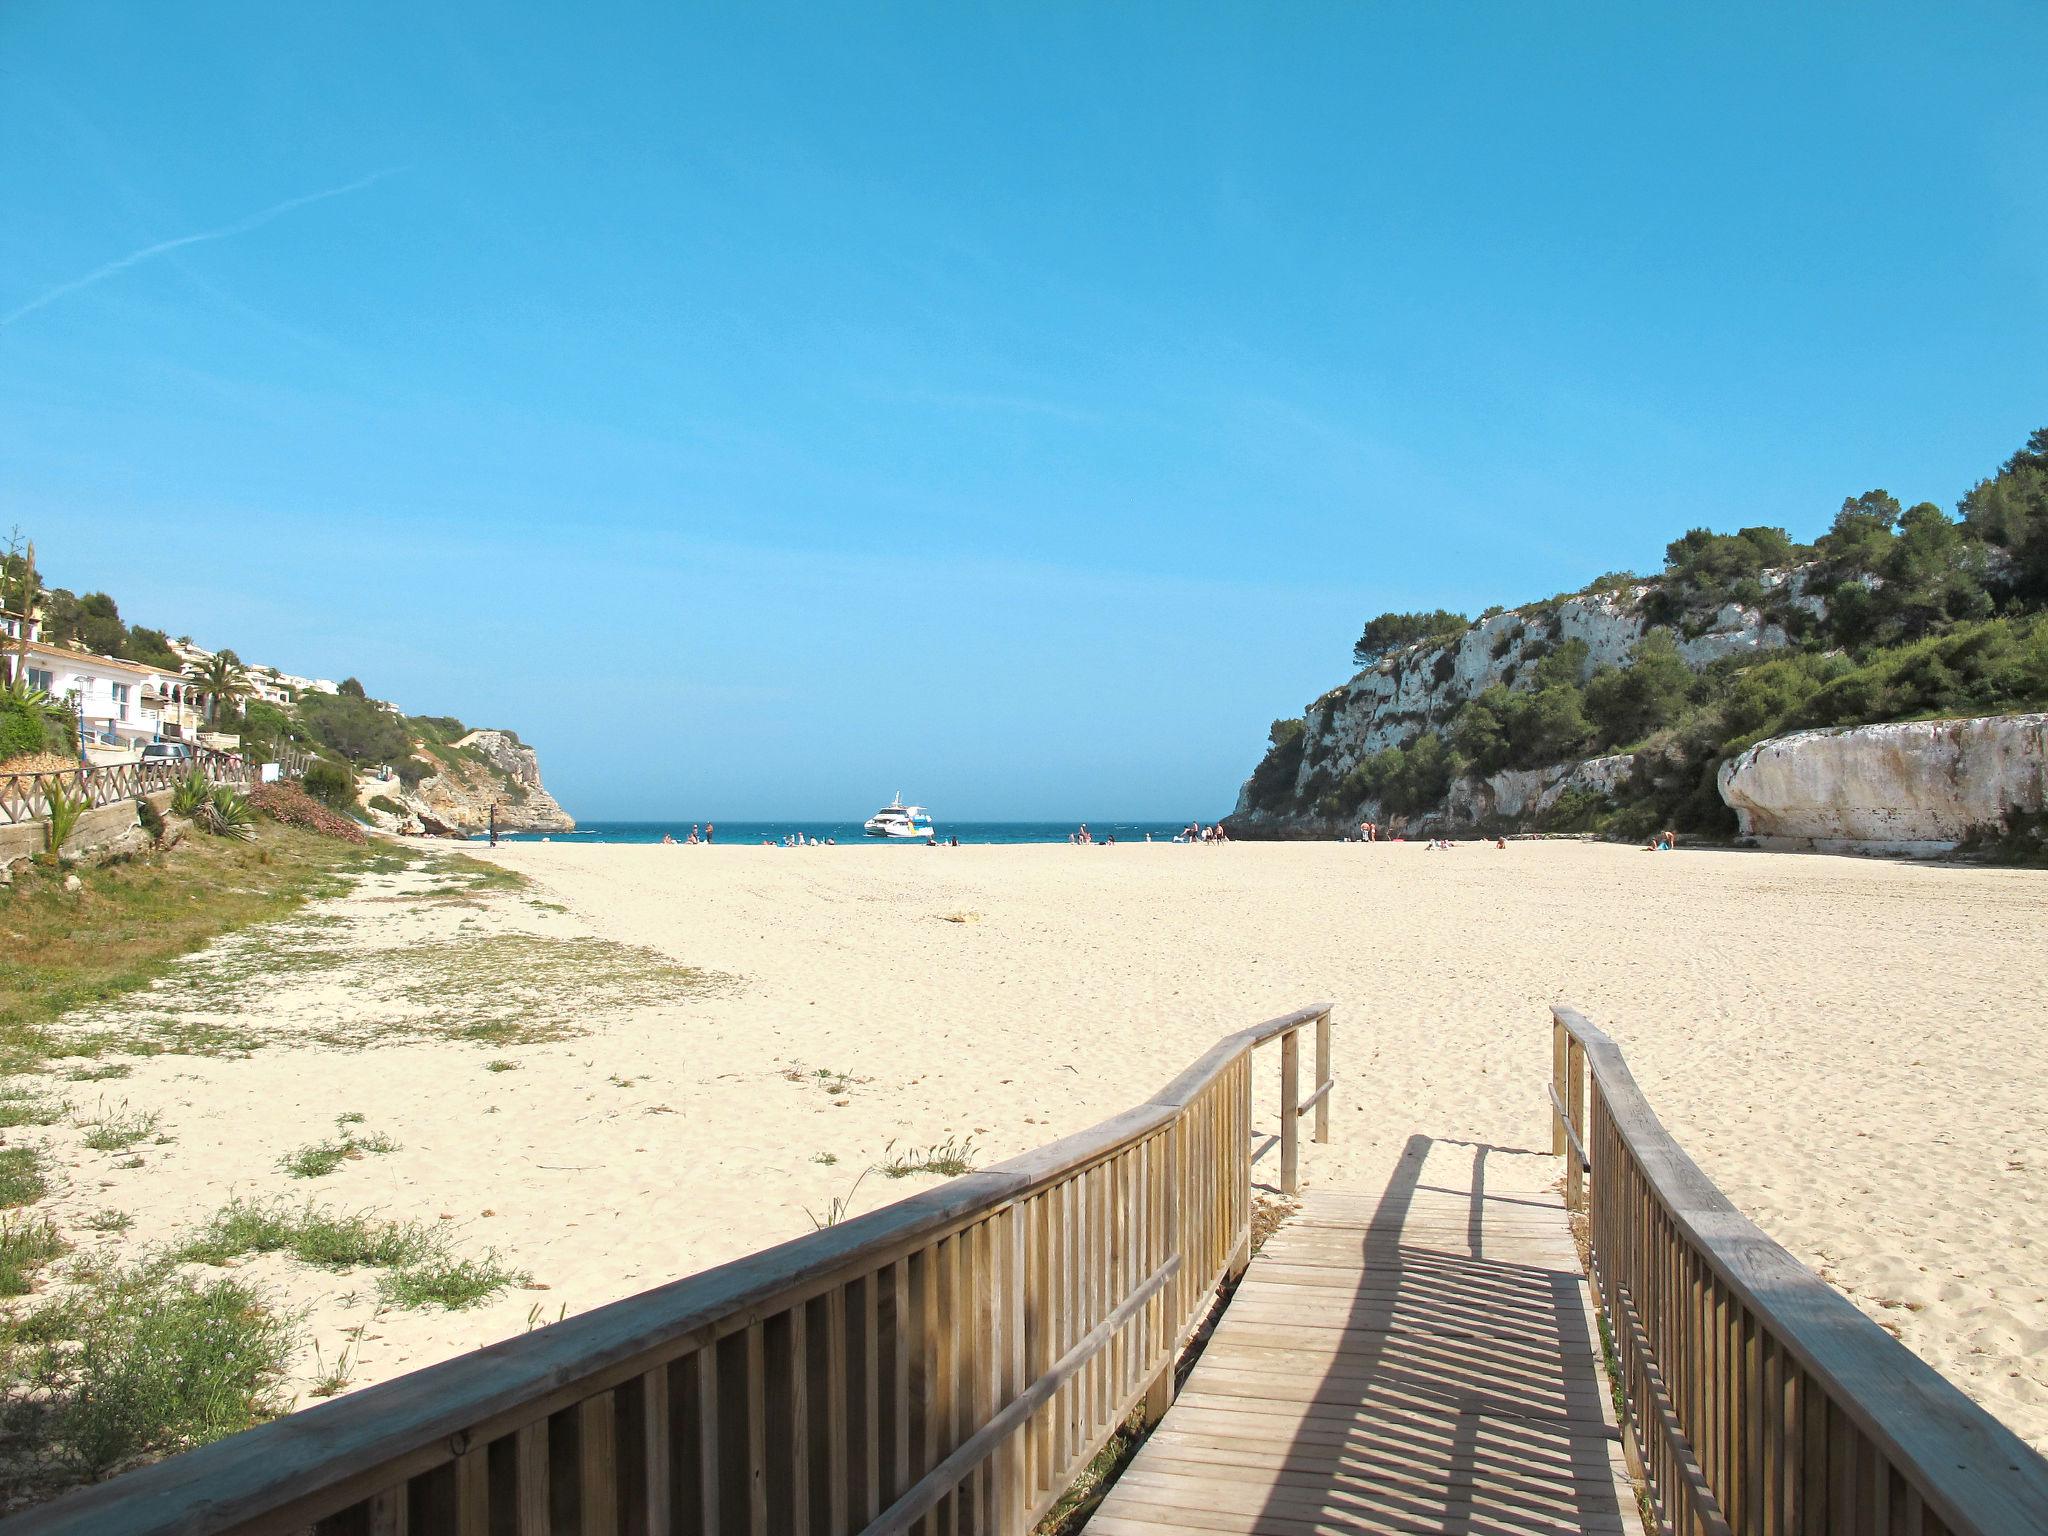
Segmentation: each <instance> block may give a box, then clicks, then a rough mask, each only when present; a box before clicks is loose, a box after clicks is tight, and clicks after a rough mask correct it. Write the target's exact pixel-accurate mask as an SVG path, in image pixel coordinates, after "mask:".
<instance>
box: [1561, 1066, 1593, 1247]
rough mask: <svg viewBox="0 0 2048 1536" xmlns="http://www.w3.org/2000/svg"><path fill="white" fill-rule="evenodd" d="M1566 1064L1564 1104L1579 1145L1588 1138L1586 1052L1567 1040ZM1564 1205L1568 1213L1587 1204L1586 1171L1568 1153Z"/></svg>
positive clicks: (1577, 1159) (1565, 1163)
mask: <svg viewBox="0 0 2048 1536" xmlns="http://www.w3.org/2000/svg"><path fill="white" fill-rule="evenodd" d="M1565 1061H1566V1069H1567V1076H1568V1078H1569V1081H1570V1090H1569V1093H1568V1094H1567V1095H1566V1097H1565V1103H1566V1104H1568V1105H1569V1106H1570V1107H1571V1112H1572V1129H1573V1130H1575V1131H1576V1132H1578V1136H1579V1142H1580V1144H1581V1145H1584V1143H1585V1142H1586V1140H1587V1136H1588V1134H1589V1132H1588V1127H1587V1125H1586V1048H1585V1047H1584V1046H1583V1045H1581V1044H1579V1042H1578V1041H1576V1040H1573V1039H1570V1037H1569V1036H1567V1039H1566V1047H1565ZM1564 1169H1565V1172H1564V1203H1565V1206H1566V1208H1567V1209H1570V1210H1574V1211H1575V1210H1578V1209H1579V1208H1580V1207H1581V1206H1583V1205H1584V1204H1585V1203H1586V1169H1585V1165H1584V1164H1583V1163H1581V1162H1580V1161H1579V1155H1578V1153H1576V1152H1572V1151H1567V1152H1566V1153H1565V1160H1564Z"/></svg>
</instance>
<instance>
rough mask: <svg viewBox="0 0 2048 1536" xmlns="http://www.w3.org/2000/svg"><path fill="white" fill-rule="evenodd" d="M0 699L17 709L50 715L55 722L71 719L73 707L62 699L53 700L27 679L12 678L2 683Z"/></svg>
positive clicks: (0, 684) (0, 685)
mask: <svg viewBox="0 0 2048 1536" xmlns="http://www.w3.org/2000/svg"><path fill="white" fill-rule="evenodd" d="M0 698H4V699H5V700H6V701H7V702H8V703H9V704H11V705H13V706H14V707H15V708H17V709H32V710H35V711H37V712H38V713H40V714H45V715H48V716H49V717H50V718H51V719H53V720H68V719H70V718H71V706H70V705H68V704H66V703H65V702H64V701H63V700H62V699H53V698H51V697H50V696H49V695H48V694H47V693H45V692H43V690H42V689H40V688H38V687H37V686H36V685H35V684H34V683H32V682H30V681H29V680H28V679H27V678H26V677H10V678H8V679H7V680H6V681H5V682H0Z"/></svg>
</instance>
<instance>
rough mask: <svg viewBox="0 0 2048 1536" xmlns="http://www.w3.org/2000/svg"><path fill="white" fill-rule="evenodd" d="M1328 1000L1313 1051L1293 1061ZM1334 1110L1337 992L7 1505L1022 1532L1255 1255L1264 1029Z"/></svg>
mask: <svg viewBox="0 0 2048 1536" xmlns="http://www.w3.org/2000/svg"><path fill="white" fill-rule="evenodd" d="M1310 1026H1313V1027H1314V1028H1315V1031H1316V1039H1317V1050H1316V1058H1317V1062H1318V1069H1319V1070H1318V1077H1319V1081H1318V1083H1317V1084H1316V1085H1315V1087H1314V1090H1313V1091H1312V1093H1311V1095H1310V1096H1309V1098H1308V1099H1307V1100H1303V1099H1302V1098H1301V1097H1300V1095H1299V1091H1298V1085H1297V1084H1296V1083H1295V1081H1294V1077H1295V1074H1296V1072H1297V1071H1298V1064H1299V1059H1300V1052H1299V1049H1298V1036H1299V1034H1300V1032H1301V1031H1302V1030H1304V1029H1306V1028H1309V1027H1310ZM1274 1039H1278V1040H1280V1041H1282V1042H1283V1044H1282V1048H1281V1049H1282V1083H1281V1099H1282V1103H1283V1105H1284V1106H1285V1109H1286V1110H1287V1111H1291V1112H1289V1113H1283V1117H1282V1124H1281V1128H1280V1129H1281V1143H1282V1153H1283V1169H1284V1178H1285V1180H1286V1181H1287V1182H1288V1183H1290V1184H1291V1183H1292V1181H1293V1178H1294V1169H1295V1154H1296V1152H1297V1150H1298V1134H1297V1126H1298V1123H1299V1120H1300V1117H1301V1116H1302V1115H1303V1114H1306V1113H1307V1112H1308V1111H1309V1110H1310V1109H1311V1108H1313V1109H1315V1110H1316V1119H1315V1122H1314V1123H1315V1135H1316V1136H1317V1138H1318V1139H1324V1140H1326V1139H1327V1138H1328V1128H1329V1111H1328V1107H1327V1106H1328V1102H1329V1098H1328V1090H1329V1084H1330V1081H1331V1079H1330V1077H1329V1073H1328V1064H1329V1060H1330V1010H1329V1008H1328V1006H1327V1005H1317V1006H1315V1007H1311V1008H1305V1009H1302V1010H1301V1011H1299V1012H1297V1013H1291V1014H1288V1015H1286V1016H1285V1017H1283V1018H1278V1019H1274V1020H1271V1021H1270V1022H1268V1023H1265V1024H1261V1025H1259V1026H1257V1027H1256V1028H1253V1029H1248V1030H1244V1031H1242V1032H1241V1033H1238V1034H1234V1035H1229V1036H1226V1037H1225V1038H1224V1039H1223V1040H1221V1041H1219V1042H1218V1043H1217V1044H1216V1045H1215V1046H1214V1047H1212V1048H1211V1049H1210V1050H1209V1051H1208V1052H1207V1053H1206V1054H1205V1055H1204V1056H1203V1057H1202V1058H1201V1059H1200V1060H1199V1061H1197V1062H1196V1063H1195V1064H1194V1065H1193V1066H1191V1067H1189V1068H1188V1069H1187V1070H1186V1071H1185V1072H1183V1073H1182V1074H1181V1075H1180V1076H1179V1077H1177V1078H1175V1079H1174V1080H1173V1081H1172V1082H1171V1083H1169V1084H1168V1085H1167V1086H1166V1088H1165V1089H1163V1090H1162V1091H1161V1092H1160V1093H1158V1094H1157V1095H1155V1096H1154V1097H1153V1098H1151V1099H1150V1100H1148V1101H1146V1102H1145V1103H1144V1104H1142V1105H1140V1106H1138V1107H1137V1108H1136V1109H1132V1110H1128V1111H1126V1112H1124V1113H1123V1114H1120V1115H1117V1116H1115V1117H1114V1118H1112V1119H1109V1120H1106V1121H1104V1122H1103V1123H1102V1124H1100V1125H1098V1126H1096V1127H1095V1128H1094V1129H1092V1130H1088V1131H1083V1132H1081V1133H1080V1134H1078V1135H1075V1136H1070V1137H1068V1138H1066V1139H1065V1140H1064V1141H1058V1142H1054V1143H1053V1144H1052V1145H1050V1146H1047V1147H1043V1148H1040V1149H1039V1150H1038V1151H1035V1152H1030V1153H1027V1154H1025V1155H1024V1156H1022V1157H1017V1158H1012V1159H1011V1160H1010V1161H1008V1162H1006V1163H1001V1164H998V1165H997V1166H996V1167H993V1168H990V1169H988V1170H987V1171H986V1172H980V1173H971V1174H967V1175H965V1176H963V1177H961V1178H958V1179H954V1180H952V1181H951V1182H950V1183H947V1184H945V1185H942V1186H940V1187H939V1188H936V1189H933V1190H930V1191H927V1192H926V1193H924V1194H920V1195H916V1196H913V1197H912V1198H910V1199H908V1200H904V1201H902V1202H900V1203H898V1204H896V1205H892V1206H888V1207H886V1208H885V1209H882V1210H879V1211H875V1212H872V1213H871V1214H868V1215H865V1216H861V1217H857V1218H855V1219H853V1220H850V1221H846V1222H842V1223H840V1224H839V1225H837V1226H833V1227H828V1228H826V1229H824V1230H822V1231H820V1232H817V1233H814V1234H813V1235H811V1236H809V1237H804V1238H799V1239H796V1240H795V1241H792V1242H788V1243H784V1244H782V1245H781V1246H779V1247H776V1248H770V1249H767V1250H765V1251H763V1252H761V1253H757V1254H754V1255H752V1256H751V1257H748V1258H744V1259H740V1260H737V1261H736V1262H734V1263H730V1264H725V1265H721V1266H720V1267H719V1268H717V1269H712V1270H707V1271H705V1272H704V1273H703V1274H700V1275H695V1276H692V1277H690V1278H688V1279H684V1280H678V1281H675V1282H673V1283H671V1284H669V1285H666V1286H663V1287H661V1288H659V1289H657V1290H653V1291H648V1292H646V1293H644V1294H642V1295H639V1296H635V1297H632V1298H630V1299H629V1300H625V1301H620V1302H614V1303H612V1304H611V1305H609V1306H606V1307H601V1308H599V1309H597V1310H596V1311H593V1312H589V1313H586V1314H584V1315H583V1316H581V1317H577V1318H572V1319H570V1320H569V1321H567V1322H562V1323H557V1324H555V1325H553V1326H551V1327H546V1328H542V1329H539V1330H537V1331H535V1332H531V1333H528V1334H525V1335H522V1336H521V1337H518V1338H514V1339H508V1340H506V1341H504V1342H503V1343H500V1344H494V1345H491V1346H489V1347H488V1348H485V1349H482V1350H478V1351H477V1352H475V1353H474V1354H469V1355H464V1356H462V1357H460V1358H458V1359H455V1360H450V1361H447V1362H445V1363H444V1364H441V1365H437V1366H432V1367H429V1368H428V1369H426V1370H422V1371H418V1372H415V1373H414V1374H412V1375H410V1376H406V1377H402V1378H400V1379H398V1380H396V1381H391V1382H387V1383H384V1384H383V1385H381V1386H376V1387H371V1388H367V1389H365V1390H364V1391H361V1392H358V1393H355V1394H353V1395H351V1396H348V1397H345V1398H341V1399H338V1400H336V1401H334V1402H332V1403H325V1404H321V1405H319V1406H317V1407H313V1408H309V1409H307V1410H306V1411H305V1412H303V1413H297V1414H293V1415H291V1416H290V1417H288V1418H284V1419H280V1420H278V1421H276V1422H275V1423H271V1424H266V1425H263V1426H261V1427H259V1428H257V1429H253V1430H250V1431H248V1432H246V1433H244V1434H240V1435H236V1436H234V1437H233V1438H231V1439H228V1440H223V1441H220V1442H219V1443H217V1444H215V1445H211V1446H207V1447H204V1448H202V1449H200V1450H196V1451H191V1452H188V1453H186V1454H184V1455H182V1456H177V1457H173V1458H172V1459H170V1460H169V1461H166V1462H163V1463H161V1464H159V1465H157V1466H154V1467H148V1468H145V1469H143V1470H141V1471H138V1472H133V1473H130V1474H129V1475H127V1476H125V1477H122V1478H118V1479H116V1480H115V1481H113V1482H110V1483H107V1484H104V1485H102V1486H100V1487H97V1488H92V1489H88V1490H85V1491H83V1492H81V1493H77V1494H74V1495H72V1496H70V1497H68V1498H66V1499H62V1500H59V1501H57V1502H56V1503H54V1504H51V1505H48V1506H45V1507H44V1508H43V1509H40V1510H34V1511H30V1512H29V1513H27V1514H26V1515H23V1516H19V1517H17V1518H16V1520H14V1521H12V1522H9V1523H7V1524H6V1525H5V1527H4V1529H5V1530H6V1531H7V1532H8V1533H9V1536H27V1533H30V1532H34V1533H39V1536H55V1533H59V1532H62V1533H66V1536H82V1533H86V1532H91V1533H93V1536H143V1533H159V1536H169V1533H172V1532H178V1533H181V1536H195V1533H201V1532H205V1533H226V1532H233V1533H237V1536H256V1533H281V1532H298V1531H303V1530H306V1529H308V1528H309V1527H310V1528H311V1529H313V1530H315V1531H316V1532H318V1533H320V1536H342V1533H348V1536H400V1533H422V1532H431V1533H436V1536H438V1533H441V1532H449V1533H457V1536H485V1533H501V1532H504V1533H516V1536H542V1533H556V1532H574V1533H577V1536H614V1533H620V1532H633V1533H642V1532H645V1533H655V1532H660V1533H667V1532H685V1533H693V1536H710V1533H714V1532H725V1533H745V1536H769V1533H774V1536H792V1533H793V1536H852V1533H855V1532H858V1533H861V1536H893V1533H898V1532H917V1533H920V1536H925V1533H930V1536H936V1533H938V1532H940V1531H944V1532H947V1533H949V1536H950V1533H956V1532H957V1533H963V1536H964V1533H976V1536H979V1533H990V1536H1022V1533H1024V1532H1026V1531H1028V1530H1029V1529H1030V1527H1031V1526H1032V1525H1033V1524H1034V1523H1035V1522H1036V1521H1037V1520H1038V1519H1039V1518H1040V1517H1041V1516H1042V1515H1043V1514H1044V1512H1045V1511H1046V1510H1048V1509H1049V1508H1050V1507H1051V1506H1052V1505H1053V1504H1054V1503H1055V1502H1056V1501H1057V1500H1058V1498H1059V1496H1060V1494H1061V1493H1062V1492H1063V1491H1064V1490H1065V1489H1066V1488H1067V1487H1068V1486H1069V1484H1070V1483H1071V1482H1072V1481H1073V1479H1074V1477H1075V1475H1076V1474H1077V1473H1078V1472H1079V1471H1080V1470H1081V1469H1082V1468H1083V1467H1085V1466H1086V1465H1087V1464H1088V1462H1089V1460H1090V1459H1091V1458H1092V1457H1093V1456H1094V1455H1095V1453H1096V1452H1097V1451H1098V1450H1099V1449H1100V1448H1101V1447H1102V1446H1103V1445H1104V1444H1105V1443H1106V1442H1107V1440H1108V1439H1109V1437H1110V1436H1111V1435H1112V1434H1113V1433H1114V1432H1115V1431H1116V1429H1117V1427H1118V1426H1119V1425H1120V1424H1122V1423H1123V1422H1124V1421H1125V1420H1126V1419H1127V1418H1129V1417H1130V1416H1131V1415H1132V1414H1133V1413H1134V1412H1135V1411H1138V1410H1139V1409H1141V1408H1142V1409H1143V1410H1144V1411H1145V1413H1146V1415H1147V1416H1148V1417H1150V1418H1155V1419H1156V1417H1157V1416H1158V1415H1159V1414H1162V1413H1164V1412H1165V1410H1166V1407H1167V1404H1168V1402H1169V1400H1170V1398H1171V1395H1172V1390H1173V1373H1174V1365H1175V1361H1176V1358H1177V1356H1178V1355H1179V1353H1180V1350H1181V1348H1182V1346H1183V1345H1184V1344H1185V1343H1186V1342H1187V1339H1188V1337H1189V1335H1190V1333H1191V1332H1192V1331H1193V1330H1194V1329H1195V1327H1196V1326H1197V1325H1198V1324H1199V1323H1200V1322H1201V1321H1202V1319H1203V1318H1204V1317H1205V1315H1206V1314H1207V1312H1208V1310H1209V1308H1210V1305H1211V1302H1212V1300H1213V1298H1214V1296H1215V1293H1216V1290H1217V1287H1218V1286H1219V1284H1221V1283H1222V1282H1223V1281H1224V1280H1225V1279H1226V1278H1228V1277H1230V1276H1232V1275H1233V1274H1237V1273H1242V1271H1243V1268H1244V1266H1245V1264H1246V1263H1247V1262H1248V1260H1249V1257H1250V1238H1251V1198H1252V1197H1251V1172H1252V1124H1251V1113H1252V1053H1253V1051H1254V1050H1255V1048H1257V1047H1258V1046H1260V1045H1263V1044H1265V1043H1266V1042H1267V1041H1269V1040H1274Z"/></svg>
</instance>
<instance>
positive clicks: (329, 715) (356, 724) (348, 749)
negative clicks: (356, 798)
mask: <svg viewBox="0 0 2048 1536" xmlns="http://www.w3.org/2000/svg"><path fill="white" fill-rule="evenodd" d="M299 718H300V720H301V721H303V722H304V724H305V727H306V731H307V734H308V735H310V736H311V737H312V738H313V740H315V741H317V742H318V743H320V745H321V746H323V747H326V748H327V749H328V750H329V751H331V752H334V753H337V754H339V755H340V756H342V757H345V758H347V759H348V760H349V761H350V762H352V763H384V762H394V761H396V760H397V759H399V758H401V757H403V756H405V755H406V753H407V752H408V751H409V750H410V748H411V742H410V740H409V739H408V738H407V736H406V731H405V724H404V722H403V721H402V720H400V718H399V717H398V716H397V715H394V714H390V713H387V712H386V711H384V710H382V709H379V708H378V707H377V706H376V705H375V704H372V703H371V702H370V701H369V700H368V699H362V698H353V697H350V696H348V695H346V694H334V693H308V694H306V695H305V697H303V698H301V699H300V700H299Z"/></svg>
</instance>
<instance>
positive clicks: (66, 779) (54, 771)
mask: <svg viewBox="0 0 2048 1536" xmlns="http://www.w3.org/2000/svg"><path fill="white" fill-rule="evenodd" d="M194 768H197V769H199V770H200V771H201V772H202V773H204V774H205V775H206V777H207V780H208V782H209V783H213V784H228V785H233V786H236V787H240V788H247V787H250V786H253V785H254V784H255V783H256V781H257V777H258V772H259V770H258V769H257V767H256V765H255V764H254V763H252V762H250V761H249V760H248V759H246V758H243V757H238V756H237V755H235V754H234V753H232V752H216V751H214V750H213V749H212V748H211V747H201V748H199V749H198V751H197V753H196V754H195V755H194V756H193V757H192V758H191V759H190V760H188V761H185V762H171V761H169V760H163V761H156V762H147V763H144V762H133V763H81V764H80V765H79V766H77V767H76V768H50V769H40V770H37V771H35V772H30V773H0V826H18V825H20V824H22V823H24V822H30V821H43V820H46V819H47V818H48V817H49V814H50V791H51V789H52V788H56V789H61V790H62V791H63V792H64V793H65V794H66V795H71V796H76V797H78V798H81V799H83V800H84V801H85V803H86V805H87V806H89V807H93V808H97V807H99V806H103V805H113V804H114V803H115V802H116V801H120V800H137V799H140V798H141V797H142V796H144V795H152V794H155V793H157V792H158V791H159V790H166V789H175V788H177V787H178V784H179V783H180V781H182V780H183V779H184V778H185V776H186V775H187V774H189V773H190V772H191V771H192V770H193V769H194ZM280 771H281V773H282V775H283V777H285V778H288V779H291V778H302V777H304V775H305V771H306V757H305V754H304V753H300V752H294V751H291V750H289V749H288V750H287V751H286V752H285V754H284V755H283V760H282V762H281V764H280Z"/></svg>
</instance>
